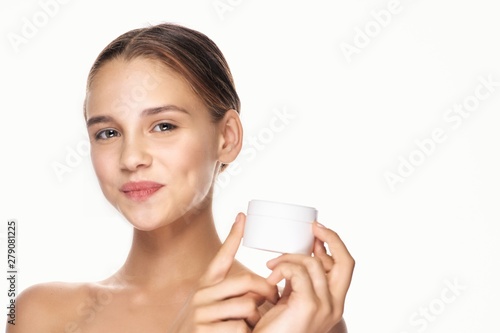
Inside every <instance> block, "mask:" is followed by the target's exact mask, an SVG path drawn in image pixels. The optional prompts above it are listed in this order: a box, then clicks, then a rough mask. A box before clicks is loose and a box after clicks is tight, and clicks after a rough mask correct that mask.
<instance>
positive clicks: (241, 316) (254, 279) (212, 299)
mask: <svg viewBox="0 0 500 333" xmlns="http://www.w3.org/2000/svg"><path fill="white" fill-rule="evenodd" d="M243 228H244V223H243V214H241V213H240V214H238V216H237V217H236V221H235V223H234V225H233V227H232V228H231V231H230V233H229V235H228V237H227V238H226V241H225V242H224V244H222V247H221V248H220V250H219V252H218V253H217V255H216V256H215V258H214V259H213V260H212V262H211V263H210V265H209V266H208V269H207V271H206V273H205V274H204V275H203V277H202V278H201V280H200V284H199V286H198V289H197V290H196V291H195V292H194V294H193V295H192V297H191V298H190V299H188V301H187V303H186V305H185V307H184V308H183V309H182V310H181V313H180V315H179V317H178V318H177V320H176V322H175V323H174V325H173V327H171V329H170V330H169V333H184V332H185V333H194V332H207V333H208V332H214V333H223V332H231V333H234V332H251V330H252V328H253V327H254V326H255V325H256V323H257V322H258V321H259V319H260V313H259V311H258V307H259V305H261V304H262V303H263V302H264V301H265V300H268V301H270V302H271V303H276V301H277V297H278V293H277V289H276V286H275V285H273V284H270V283H268V282H267V280H266V279H264V278H263V277H260V276H258V275H256V274H251V273H250V272H248V273H242V274H236V275H231V276H228V273H229V270H230V268H231V266H232V265H233V262H234V257H235V255H236V252H237V250H238V247H239V245H240V242H241V238H242V236H243Z"/></svg>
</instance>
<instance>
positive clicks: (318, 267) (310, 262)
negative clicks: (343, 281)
mask: <svg viewBox="0 0 500 333" xmlns="http://www.w3.org/2000/svg"><path fill="white" fill-rule="evenodd" d="M280 263H293V264H295V265H299V266H302V267H303V268H304V269H305V271H306V272H307V274H308V275H309V280H310V281H311V285H312V288H313V291H314V296H315V297H316V298H317V299H319V300H320V302H321V303H322V304H323V306H325V307H327V308H328V309H329V308H330V307H331V305H332V295H331V294H330V290H329V285H328V279H327V275H326V272H325V270H324V268H323V264H322V262H321V261H320V260H319V259H318V258H315V257H310V256H305V255H297V254H284V255H282V256H280V257H278V258H275V259H273V260H271V261H269V262H268V267H269V268H270V269H273V270H274V269H275V267H276V266H277V265H279V264H280ZM291 287H292V290H295V286H294V285H292V286H291Z"/></svg>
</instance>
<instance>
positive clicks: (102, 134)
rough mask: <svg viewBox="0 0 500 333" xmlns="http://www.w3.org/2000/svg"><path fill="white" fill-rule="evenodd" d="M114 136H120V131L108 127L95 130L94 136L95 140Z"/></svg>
mask: <svg viewBox="0 0 500 333" xmlns="http://www.w3.org/2000/svg"><path fill="white" fill-rule="evenodd" d="M116 136H120V133H118V131H117V130H114V129H110V128H108V129H105V130H102V131H99V132H97V134H96V135H95V138H96V140H107V139H111V138H114V137H116Z"/></svg>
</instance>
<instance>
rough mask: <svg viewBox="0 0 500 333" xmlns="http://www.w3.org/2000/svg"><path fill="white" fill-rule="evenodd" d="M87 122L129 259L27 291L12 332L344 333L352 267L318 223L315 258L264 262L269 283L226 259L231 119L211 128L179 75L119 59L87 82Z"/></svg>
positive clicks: (235, 138)
mask: <svg viewBox="0 0 500 333" xmlns="http://www.w3.org/2000/svg"><path fill="white" fill-rule="evenodd" d="M124 100H125V101H127V103H125V104H124V102H123V101H124ZM86 118H87V122H88V125H89V126H88V132H89V137H90V141H91V157H92V163H93V166H94V170H95V173H96V175H97V178H98V180H99V184H100V187H101V189H102V191H103V193H104V195H105V197H106V198H107V200H108V201H109V202H110V203H111V204H112V205H113V206H114V207H115V208H116V209H117V210H118V211H120V212H121V213H122V214H123V215H124V216H125V218H126V219H127V220H128V221H129V222H130V223H131V224H132V226H133V227H134V228H133V240H132V246H131V249H130V252H129V255H128V258H127V260H126V261H125V263H124V265H123V266H122V267H121V269H120V270H119V271H118V272H116V273H115V274H114V275H113V276H111V277H109V278H108V279H105V280H103V281H99V282H93V283H62V282H54V283H42V284H37V285H34V286H31V287H29V288H27V289H26V290H24V291H23V292H22V293H21V294H20V295H19V296H18V298H17V300H16V306H17V315H16V325H15V326H14V325H9V324H7V332H8V333H28V332H30V333H31V332H39V333H56V332H57V333H76V332H79V333H93V332H110V333H113V332H120V333H128V332H130V333H132V332H148V333H156V332H158V333H160V332H161V333H166V332H168V333H170V332H171V333H174V332H175V333H182V332H190V333H192V332H218V333H221V332H222V333H223V332H252V331H253V332H273V333H276V332H278V333H279V332H287V333H288V332H307V333H314V332H318V333H320V332H321V333H327V332H332V333H334V332H335V333H341V332H347V330H346V327H345V323H344V321H343V319H342V314H343V310H344V302H345V298H346V293H347V290H348V288H349V285H350V281H351V276H352V272H353V269H354V260H353V259H352V257H351V255H350V254H349V252H348V250H347V249H346V247H345V246H344V244H343V243H342V241H341V240H340V238H339V237H338V236H337V234H336V233H335V232H333V231H332V230H330V229H327V228H325V227H321V226H320V225H319V224H318V223H315V224H314V226H313V231H314V235H315V236H316V238H317V240H316V243H315V247H314V256H313V257H309V256H304V255H283V256H280V257H278V258H276V259H274V260H271V261H270V262H269V263H268V267H269V268H270V269H271V270H272V273H271V274H270V276H269V277H267V278H265V277H261V276H259V275H257V274H255V273H253V272H251V271H250V270H248V269H247V268H246V267H245V266H244V265H242V264H241V263H239V262H237V261H236V260H235V259H234V258H235V255H236V252H237V250H238V248H239V245H240V242H241V239H242V237H243V228H244V223H245V215H244V214H243V213H240V214H238V216H237V218H236V221H235V223H234V225H233V227H232V229H231V231H230V233H229V235H228V237H227V238H226V240H225V242H224V243H221V241H220V239H219V237H218V234H217V231H216V228H215V224H214V220H213V214H212V208H211V207H212V199H211V197H212V191H213V186H214V182H215V180H216V177H217V175H218V174H219V172H220V169H221V165H222V164H223V163H224V164H228V163H231V162H232V161H233V160H234V159H235V158H236V157H237V155H238V153H239V152H240V150H241V147H242V139H243V131H242V126H241V122H240V119H239V115H238V113H237V112H236V111H234V110H229V111H228V112H227V113H226V114H225V116H224V118H223V119H222V120H221V121H219V122H217V123H214V122H213V121H212V120H211V118H210V115H209V111H208V110H207V108H206V106H205V105H204V104H203V102H202V101H201V100H200V99H199V98H198V97H197V95H196V94H194V92H193V91H192V89H191V87H190V86H189V84H188V83H187V82H186V81H185V80H184V79H183V78H182V77H180V76H179V75H178V74H176V73H175V72H173V71H171V70H169V69H167V68H165V67H163V66H162V65H160V64H159V63H157V62H155V61H152V60H147V59H141V58H138V59H134V60H130V61H125V60H123V59H120V58H118V59H115V60H112V61H110V62H108V63H106V64H105V65H103V67H102V68H101V69H100V71H99V72H98V74H97V76H96V77H95V78H94V81H93V83H92V86H91V89H90V91H89V92H88V94H87V100H86ZM144 180H147V181H154V182H156V183H159V184H162V185H163V186H162V187H161V188H160V189H159V190H158V191H157V192H156V193H154V194H153V195H152V196H151V197H149V198H147V199H146V200H142V201H137V200H132V199H131V198H130V197H127V196H126V195H124V193H123V192H122V191H120V188H121V186H123V184H125V183H127V182H131V181H144ZM325 243H326V244H327V245H328V248H329V251H330V253H331V255H328V254H327V251H326V249H325V247H324V244H325ZM110 244H112V239H110ZM283 279H286V280H287V283H286V287H285V290H284V291H283V292H282V294H281V297H280V294H279V293H278V290H277V283H278V282H279V281H280V280H283Z"/></svg>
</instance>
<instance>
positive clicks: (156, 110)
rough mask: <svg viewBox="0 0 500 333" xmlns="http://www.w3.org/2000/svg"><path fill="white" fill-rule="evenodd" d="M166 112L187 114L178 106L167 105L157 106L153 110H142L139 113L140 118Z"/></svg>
mask: <svg viewBox="0 0 500 333" xmlns="http://www.w3.org/2000/svg"><path fill="white" fill-rule="evenodd" d="M167 111H178V112H184V113H186V114H189V112H188V111H187V110H186V109H184V108H182V107H180V106H177V105H173V104H167V105H163V106H158V107H154V108H148V109H144V110H143V111H142V113H141V117H146V116H151V115H155V114H158V113H162V112H167Z"/></svg>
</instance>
